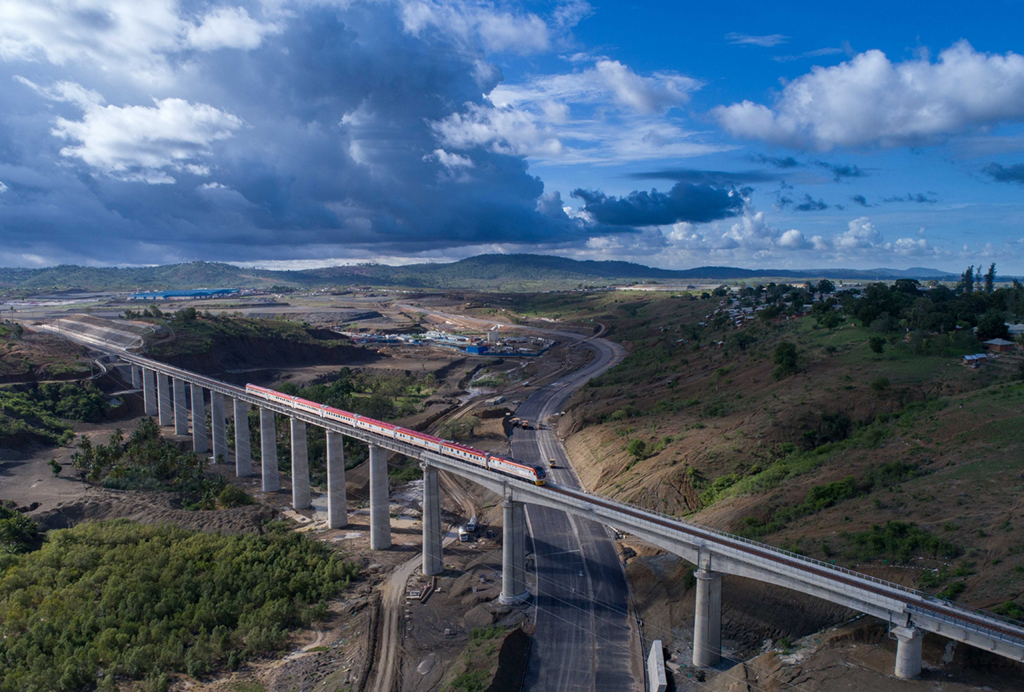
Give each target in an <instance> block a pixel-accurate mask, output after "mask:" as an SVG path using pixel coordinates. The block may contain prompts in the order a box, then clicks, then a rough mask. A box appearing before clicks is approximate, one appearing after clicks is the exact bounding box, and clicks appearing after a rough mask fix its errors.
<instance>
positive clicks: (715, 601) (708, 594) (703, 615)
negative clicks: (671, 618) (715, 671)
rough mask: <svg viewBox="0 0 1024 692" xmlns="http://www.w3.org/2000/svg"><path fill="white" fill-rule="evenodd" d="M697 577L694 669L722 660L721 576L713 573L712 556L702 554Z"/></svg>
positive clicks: (696, 572) (694, 574) (695, 573)
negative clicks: (711, 567)
mask: <svg viewBox="0 0 1024 692" xmlns="http://www.w3.org/2000/svg"><path fill="white" fill-rule="evenodd" d="M698 560H699V566H698V567H697V570H696V571H695V572H694V573H693V576H695V577H697V604H696V614H695V617H694V623H693V665H694V666H697V667H698V668H702V667H706V666H713V665H715V664H716V663H718V662H719V661H720V660H722V575H721V574H719V573H718V572H712V571H711V569H710V568H709V567H710V562H711V556H710V555H707V558H706V559H705V555H704V554H701V555H700V556H699V558H698Z"/></svg>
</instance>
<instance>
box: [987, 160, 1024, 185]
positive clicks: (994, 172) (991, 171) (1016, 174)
mask: <svg viewBox="0 0 1024 692" xmlns="http://www.w3.org/2000/svg"><path fill="white" fill-rule="evenodd" d="M982 172H983V173H985V174H986V175H988V176H989V177H990V178H992V180H995V181H996V182H997V183H1017V184H1018V185H1024V163H1015V164H1013V165H1012V166H1003V165H1001V164H998V163H990V164H989V165H987V166H985V168H983V169H982Z"/></svg>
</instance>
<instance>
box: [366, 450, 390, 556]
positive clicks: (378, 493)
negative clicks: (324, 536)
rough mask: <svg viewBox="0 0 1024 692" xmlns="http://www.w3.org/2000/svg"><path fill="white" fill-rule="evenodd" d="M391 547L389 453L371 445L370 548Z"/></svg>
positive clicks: (385, 548) (384, 548)
mask: <svg viewBox="0 0 1024 692" xmlns="http://www.w3.org/2000/svg"><path fill="white" fill-rule="evenodd" d="M390 547H391V506H390V497H389V495H388V453H387V450H385V449H384V448H383V447H378V446H377V445H375V444H371V445H370V549H371V550H387V549H388V548H390Z"/></svg>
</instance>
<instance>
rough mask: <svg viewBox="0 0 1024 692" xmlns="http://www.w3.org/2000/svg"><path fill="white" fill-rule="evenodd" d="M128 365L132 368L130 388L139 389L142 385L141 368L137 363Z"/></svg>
mask: <svg viewBox="0 0 1024 692" xmlns="http://www.w3.org/2000/svg"><path fill="white" fill-rule="evenodd" d="M129 367H130V368H131V369H132V389H140V388H141V387H142V368H140V367H139V366H138V365H131V366H129Z"/></svg>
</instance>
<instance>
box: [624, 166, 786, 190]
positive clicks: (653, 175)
mask: <svg viewBox="0 0 1024 692" xmlns="http://www.w3.org/2000/svg"><path fill="white" fill-rule="evenodd" d="M627 177H629V178H632V179H633V180H674V181H676V182H682V183H695V184H704V185H714V186H716V187H729V186H733V185H745V184H750V183H768V182H775V181H777V180H781V179H782V176H781V175H780V174H778V173H773V172H771V171H703V170H699V169H695V168H671V169H664V170H660V171H645V172H641V173H632V174H630V175H629V176H627Z"/></svg>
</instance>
